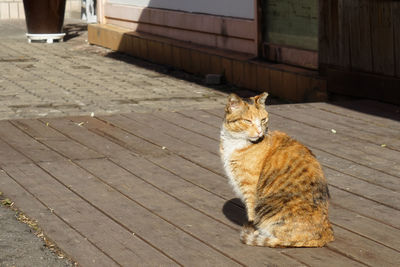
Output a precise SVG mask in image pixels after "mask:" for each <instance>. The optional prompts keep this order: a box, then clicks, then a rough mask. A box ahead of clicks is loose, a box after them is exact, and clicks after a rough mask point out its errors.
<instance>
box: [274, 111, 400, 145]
mask: <svg viewBox="0 0 400 267" xmlns="http://www.w3.org/2000/svg"><path fill="white" fill-rule="evenodd" d="M281 107H282V108H283V109H287V110H288V111H289V110H290V111H292V112H296V113H299V112H300V113H301V114H300V115H302V117H303V118H305V117H306V116H308V119H307V120H305V121H304V122H307V123H308V124H311V125H314V126H317V127H319V128H323V129H327V130H331V129H336V130H338V132H341V133H343V134H345V135H349V136H352V137H356V138H359V139H362V140H366V141H369V142H372V143H375V144H377V145H381V144H387V145H388V146H390V147H391V148H393V149H396V150H400V140H399V138H400V133H399V131H397V130H394V129H391V128H386V127H384V128H382V127H377V125H376V124H372V123H366V122H364V121H361V120H359V119H355V118H351V117H347V116H344V115H342V114H337V113H332V112H329V111H327V110H326V109H325V110H324V109H319V108H316V107H314V106H312V105H309V104H296V105H284V106H281ZM327 108H328V106H327ZM311 118H312V119H311ZM302 121H303V120H302ZM394 123H396V122H394ZM378 137H379V138H378Z"/></svg>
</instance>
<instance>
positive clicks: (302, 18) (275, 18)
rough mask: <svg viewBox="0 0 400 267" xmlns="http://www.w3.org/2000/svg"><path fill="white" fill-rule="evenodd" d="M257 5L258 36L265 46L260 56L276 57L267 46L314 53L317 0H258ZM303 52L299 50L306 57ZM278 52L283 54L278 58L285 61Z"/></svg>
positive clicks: (315, 46) (316, 41) (316, 49)
mask: <svg viewBox="0 0 400 267" xmlns="http://www.w3.org/2000/svg"><path fill="white" fill-rule="evenodd" d="M260 5H261V21H260V23H261V37H262V43H263V47H264V48H265V50H266V51H264V52H263V54H264V57H266V58H267V59H270V60H274V59H272V58H271V57H275V59H276V55H275V54H274V53H275V52H274V51H272V52H271V47H273V48H274V49H276V47H278V48H279V47H282V48H284V49H286V50H282V51H283V52H282V53H284V51H287V49H289V50H290V49H295V50H299V51H300V52H301V51H307V52H308V53H309V52H313V53H314V54H316V55H317V53H316V52H317V51H318V0H261V1H260ZM307 52H305V53H303V54H304V56H302V57H303V58H307V57H309V56H308V54H307ZM277 53H278V52H277ZM279 53H281V52H279ZM271 54H273V56H271ZM290 54H291V55H292V54H293V53H290ZM280 56H281V57H282V56H283V59H282V60H283V61H285V59H284V57H285V55H280ZM289 60H291V59H289ZM294 60H295V59H294ZM278 61H279V60H278ZM295 61H296V60H295ZM300 61H301V59H300ZM315 63H316V64H317V62H315ZM294 65H296V63H294ZM299 65H301V64H299Z"/></svg>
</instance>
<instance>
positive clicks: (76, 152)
mask: <svg viewBox="0 0 400 267" xmlns="http://www.w3.org/2000/svg"><path fill="white" fill-rule="evenodd" d="M11 123H12V124H13V125H14V126H16V127H18V128H19V129H20V130H21V131H23V132H25V133H26V134H28V135H29V136H31V137H32V138H33V139H35V140H37V141H38V142H40V143H42V144H45V145H46V146H48V147H51V148H52V149H53V150H55V151H57V152H58V153H60V154H62V155H64V156H65V157H67V158H69V159H90V158H99V157H102V155H100V154H98V153H96V152H94V151H93V150H91V149H88V148H87V147H85V146H82V145H81V144H79V143H77V142H75V141H73V140H71V139H69V138H67V137H66V136H64V135H62V134H60V133H59V132H57V131H55V130H54V129H52V128H50V127H48V125H47V123H46V124H44V123H42V122H39V121H37V120H13V121H11Z"/></svg>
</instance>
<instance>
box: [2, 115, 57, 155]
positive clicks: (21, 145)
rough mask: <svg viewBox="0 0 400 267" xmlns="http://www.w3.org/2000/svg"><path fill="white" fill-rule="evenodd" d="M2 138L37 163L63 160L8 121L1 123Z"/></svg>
mask: <svg viewBox="0 0 400 267" xmlns="http://www.w3.org/2000/svg"><path fill="white" fill-rule="evenodd" d="M0 138H1V139H3V141H5V142H7V143H8V144H9V145H10V146H11V147H13V148H14V149H15V150H17V151H19V152H20V153H23V154H24V155H25V156H27V157H28V158H29V159H31V160H33V161H35V162H40V161H53V160H62V159H63V157H62V156H60V155H59V154H57V153H56V152H54V151H52V150H50V149H48V148H47V147H46V146H44V145H42V144H40V143H39V142H37V141H36V140H34V139H32V138H31V137H30V136H28V135H26V134H25V133H23V132H22V131H20V130H19V129H17V128H16V127H15V126H13V125H12V124H11V123H10V122H8V121H0Z"/></svg>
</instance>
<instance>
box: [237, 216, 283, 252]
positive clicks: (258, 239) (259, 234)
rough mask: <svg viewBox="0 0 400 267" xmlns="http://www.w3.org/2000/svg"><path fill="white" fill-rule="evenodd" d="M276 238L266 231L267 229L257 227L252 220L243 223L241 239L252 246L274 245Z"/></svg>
mask: <svg viewBox="0 0 400 267" xmlns="http://www.w3.org/2000/svg"><path fill="white" fill-rule="evenodd" d="M274 239H276V238H275V237H273V236H271V235H270V234H268V233H265V231H261V230H259V229H257V227H256V226H255V225H254V224H253V223H252V222H248V223H246V224H245V225H243V227H242V231H241V232H240V241H242V243H243V244H246V245H250V246H262V247H264V246H270V247H274V244H273V243H274Z"/></svg>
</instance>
